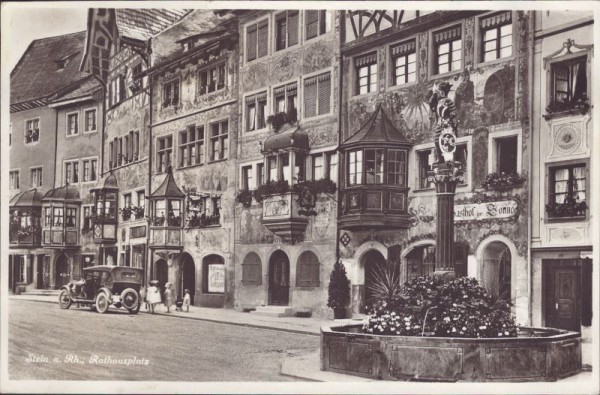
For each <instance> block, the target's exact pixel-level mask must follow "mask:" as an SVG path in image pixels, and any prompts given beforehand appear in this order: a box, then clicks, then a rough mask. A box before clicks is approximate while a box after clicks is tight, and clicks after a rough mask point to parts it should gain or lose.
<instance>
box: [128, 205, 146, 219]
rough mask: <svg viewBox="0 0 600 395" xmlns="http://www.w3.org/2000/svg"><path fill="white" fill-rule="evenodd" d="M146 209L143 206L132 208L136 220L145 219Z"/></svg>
mask: <svg viewBox="0 0 600 395" xmlns="http://www.w3.org/2000/svg"><path fill="white" fill-rule="evenodd" d="M144 211H145V210H144V207H142V206H132V207H131V212H132V213H133V215H134V216H135V219H143V218H144Z"/></svg>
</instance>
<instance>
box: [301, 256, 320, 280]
mask: <svg viewBox="0 0 600 395" xmlns="http://www.w3.org/2000/svg"><path fill="white" fill-rule="evenodd" d="M320 267H321V264H320V263H319V259H318V258H317V256H316V255H315V254H314V253H312V252H311V251H306V252H303V253H302V255H300V257H299V258H298V264H297V266H296V286H298V287H318V286H319V285H320Z"/></svg>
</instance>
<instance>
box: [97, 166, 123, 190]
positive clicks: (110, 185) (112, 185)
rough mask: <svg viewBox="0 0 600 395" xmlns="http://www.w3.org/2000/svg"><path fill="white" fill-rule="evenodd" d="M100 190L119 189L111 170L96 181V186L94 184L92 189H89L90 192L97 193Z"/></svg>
mask: <svg viewBox="0 0 600 395" xmlns="http://www.w3.org/2000/svg"><path fill="white" fill-rule="evenodd" d="M101 189H105V190H106V189H112V190H118V189H119V185H118V184H117V177H115V175H114V173H113V172H112V170H111V171H110V173H108V174H107V175H105V176H104V177H102V179H101V180H100V181H98V184H96V186H95V187H94V188H90V192H94V191H99V190H101Z"/></svg>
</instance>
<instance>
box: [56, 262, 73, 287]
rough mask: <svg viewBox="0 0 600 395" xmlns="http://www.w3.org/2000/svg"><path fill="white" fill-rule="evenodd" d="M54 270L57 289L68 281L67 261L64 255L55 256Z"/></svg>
mask: <svg viewBox="0 0 600 395" xmlns="http://www.w3.org/2000/svg"><path fill="white" fill-rule="evenodd" d="M55 271H56V275H55V279H56V280H55V281H54V282H55V284H56V289H59V288H60V287H62V286H63V285H66V284H67V283H68V282H69V262H68V260H67V257H66V256H64V255H61V256H59V257H58V258H56V265H55Z"/></svg>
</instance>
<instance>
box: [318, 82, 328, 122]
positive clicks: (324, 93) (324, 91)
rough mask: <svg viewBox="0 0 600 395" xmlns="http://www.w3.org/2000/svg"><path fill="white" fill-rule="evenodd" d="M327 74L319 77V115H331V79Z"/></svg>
mask: <svg viewBox="0 0 600 395" xmlns="http://www.w3.org/2000/svg"><path fill="white" fill-rule="evenodd" d="M330 76H331V75H330V74H329V73H326V74H323V75H320V76H319V77H318V80H319V115H323V114H329V110H330V106H331V78H330Z"/></svg>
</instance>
